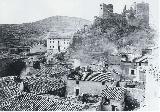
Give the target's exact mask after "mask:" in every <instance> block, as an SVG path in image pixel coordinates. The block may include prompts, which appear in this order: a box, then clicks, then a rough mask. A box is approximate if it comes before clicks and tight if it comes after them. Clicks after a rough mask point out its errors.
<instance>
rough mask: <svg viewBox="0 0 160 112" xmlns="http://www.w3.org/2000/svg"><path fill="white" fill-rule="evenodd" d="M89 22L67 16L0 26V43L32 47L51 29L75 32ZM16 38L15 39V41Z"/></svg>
mask: <svg viewBox="0 0 160 112" xmlns="http://www.w3.org/2000/svg"><path fill="white" fill-rule="evenodd" d="M86 24H87V25H88V24H91V22H90V21H88V20H85V19H81V18H76V17H67V16H53V17H49V18H46V19H43V20H40V21H36V22H32V23H23V24H2V25H0V43H2V45H1V46H3V45H4V43H7V42H8V43H11V44H14V45H32V44H33V43H34V42H38V41H40V40H43V38H44V37H45V36H46V33H47V32H49V31H50V30H51V29H53V28H54V29H55V30H56V31H63V32H75V31H77V30H78V29H81V28H82V27H83V26H84V25H86ZM15 38H16V39H15Z"/></svg>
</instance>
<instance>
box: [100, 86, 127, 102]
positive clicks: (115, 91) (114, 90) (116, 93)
mask: <svg viewBox="0 0 160 112" xmlns="http://www.w3.org/2000/svg"><path fill="white" fill-rule="evenodd" d="M124 93H125V89H124V88H122V87H108V86H107V87H106V89H104V90H102V93H101V95H102V97H106V98H107V99H113V100H117V101H120V100H121V99H123V98H124Z"/></svg>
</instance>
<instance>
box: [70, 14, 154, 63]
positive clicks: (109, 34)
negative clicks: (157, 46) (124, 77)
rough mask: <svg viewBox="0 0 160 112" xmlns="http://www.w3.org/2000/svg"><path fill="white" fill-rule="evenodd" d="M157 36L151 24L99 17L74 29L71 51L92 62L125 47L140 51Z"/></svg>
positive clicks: (81, 58)
mask: <svg viewBox="0 0 160 112" xmlns="http://www.w3.org/2000/svg"><path fill="white" fill-rule="evenodd" d="M154 37H155V31H154V30H153V29H151V28H150V27H149V26H148V27H142V26H130V25H129V24H127V21H126V20H125V19H122V18H121V17H119V18H118V17H113V18H108V19H102V18H98V17H97V18H96V19H95V21H94V23H93V24H92V25H91V26H89V27H88V29H87V30H85V31H84V30H81V31H78V32H76V33H75V35H74V38H73V43H72V44H71V46H70V49H69V52H70V54H71V56H72V57H76V58H78V59H80V60H81V61H82V62H84V63H92V62H94V61H95V60H96V61H97V60H98V61H99V60H101V59H102V58H104V59H106V58H107V57H108V55H112V54H117V53H118V52H123V51H124V50H126V49H130V52H137V53H141V49H144V48H147V47H148V46H150V45H153V44H154V42H153V39H154Z"/></svg>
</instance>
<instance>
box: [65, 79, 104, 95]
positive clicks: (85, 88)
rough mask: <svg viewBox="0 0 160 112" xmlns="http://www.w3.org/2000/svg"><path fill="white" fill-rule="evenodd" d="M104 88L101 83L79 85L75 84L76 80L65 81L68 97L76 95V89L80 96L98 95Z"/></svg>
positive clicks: (86, 82) (82, 83) (80, 82)
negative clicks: (86, 94)
mask: <svg viewBox="0 0 160 112" xmlns="http://www.w3.org/2000/svg"><path fill="white" fill-rule="evenodd" d="M105 87H106V85H102V82H93V81H79V84H76V80H68V81H67V93H68V95H76V89H79V93H80V94H82V93H83V94H85V93H88V94H93V95H100V94H101V91H102V90H103V89H104V88H105Z"/></svg>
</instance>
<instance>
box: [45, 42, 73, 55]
mask: <svg viewBox="0 0 160 112" xmlns="http://www.w3.org/2000/svg"><path fill="white" fill-rule="evenodd" d="M70 40H71V39H47V52H55V53H58V52H59V51H58V41H59V46H60V52H64V51H65V50H66V49H67V48H68V47H69V45H70Z"/></svg>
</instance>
